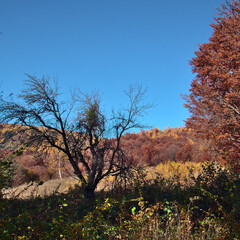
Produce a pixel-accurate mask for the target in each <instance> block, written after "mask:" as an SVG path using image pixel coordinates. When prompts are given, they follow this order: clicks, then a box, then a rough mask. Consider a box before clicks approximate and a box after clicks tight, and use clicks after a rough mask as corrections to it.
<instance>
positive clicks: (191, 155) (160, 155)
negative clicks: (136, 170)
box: [123, 127, 210, 166]
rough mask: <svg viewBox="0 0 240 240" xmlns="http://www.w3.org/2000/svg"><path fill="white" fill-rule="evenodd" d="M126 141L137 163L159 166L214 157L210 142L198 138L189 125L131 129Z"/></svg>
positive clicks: (127, 148) (128, 150)
mask: <svg viewBox="0 0 240 240" xmlns="http://www.w3.org/2000/svg"><path fill="white" fill-rule="evenodd" d="M123 144H124V149H125V150H126V151H127V152H128V156H129V157H130V158H132V159H133V162H134V164H135V165H144V164H146V165H150V166H156V165H157V164H159V163H165V162H167V161H176V162H186V161H195V162H202V161H206V160H209V158H210V154H209V153H208V152H207V149H208V142H207V141H204V140H202V139H198V138H197V137H196V136H195V132H194V131H192V130H191V129H188V128H186V127H180V128H169V127H168V128H166V129H165V130H163V131H161V130H159V129H158V128H154V129H151V130H148V131H142V132H140V133H138V134H134V133H132V134H129V133H128V134H125V136H124V138H123Z"/></svg>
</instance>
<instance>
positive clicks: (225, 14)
mask: <svg viewBox="0 0 240 240" xmlns="http://www.w3.org/2000/svg"><path fill="white" fill-rule="evenodd" d="M211 26H212V27H213V34H212V36H211V37H210V38H209V42H208V43H204V44H202V45H200V47H199V50H198V51H196V52H195V54H196V56H195V57H194V58H193V59H192V60H191V61H190V65H191V66H192V71H193V73H194V74H196V76H195V78H194V80H193V81H192V84H191V89H190V94H189V95H188V96H187V95H186V96H185V99H186V107H187V108H188V109H189V111H190V113H191V116H190V118H189V119H188V120H187V121H186V123H187V126H189V127H191V128H193V129H196V130H197V131H198V133H199V134H201V136H203V137H204V138H208V139H209V140H210V141H211V142H212V143H213V144H212V146H216V147H217V149H218V152H221V153H224V152H225V153H227V154H226V155H228V157H229V159H230V160H232V161H234V159H235V160H236V159H237V158H238V157H239V156H240V1H239V0H236V1H233V2H231V3H226V4H223V5H222V9H221V10H219V16H218V17H217V18H215V23H213V24H211Z"/></svg>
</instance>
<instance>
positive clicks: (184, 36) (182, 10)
mask: <svg viewBox="0 0 240 240" xmlns="http://www.w3.org/2000/svg"><path fill="white" fill-rule="evenodd" d="M224 2H225V1H223V0H182V1H179V0H171V1H162V0H0V32H2V34H1V35H0V85H1V88H2V90H3V91H4V92H5V93H6V94H7V93H10V92H14V93H18V92H19V91H20V90H21V89H22V84H23V80H24V79H26V76H25V75H24V73H29V74H32V75H36V76H39V77H41V76H42V75H48V76H50V77H53V78H54V77H55V78H56V77H57V78H58V81H59V85H60V87H61V89H62V92H66V94H67V93H69V91H70V90H71V89H73V88H80V90H82V91H83V92H90V90H99V91H100V93H101V94H102V100H103V105H104V107H105V109H107V110H108V109H110V108H112V107H118V106H119V105H120V104H124V103H125V99H126V98H125V96H124V93H123V91H124V90H125V89H127V88H128V86H129V84H131V83H141V84H143V86H145V87H147V88H148V92H147V96H146V97H147V98H146V100H147V101H148V102H151V103H154V104H155V106H154V107H153V108H152V109H151V110H150V111H149V114H148V115H147V116H146V117H145V122H146V123H147V124H148V125H150V126H152V127H158V128H160V129H164V128H166V127H167V126H170V127H179V126H184V120H185V119H186V118H187V117H188V116H189V114H188V111H187V109H185V108H184V107H183V103H184V102H183V100H182V99H181V96H180V94H184V93H187V92H188V89H189V88H190V83H191V80H192V79H193V75H192V73H191V67H190V66H189V64H188V62H189V60H190V59H191V58H192V57H193V56H194V51H195V50H198V46H197V44H198V43H199V44H202V43H204V42H207V41H208V38H209V37H210V35H211V33H212V29H211V27H210V26H209V24H210V23H212V22H213V21H214V17H216V14H217V10H216V8H219V7H221V4H222V3H224Z"/></svg>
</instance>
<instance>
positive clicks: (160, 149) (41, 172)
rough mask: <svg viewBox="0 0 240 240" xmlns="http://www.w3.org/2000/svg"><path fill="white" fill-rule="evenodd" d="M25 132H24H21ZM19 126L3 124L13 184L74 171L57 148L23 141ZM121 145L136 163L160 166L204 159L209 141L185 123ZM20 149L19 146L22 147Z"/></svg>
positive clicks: (1, 148)
mask: <svg viewBox="0 0 240 240" xmlns="http://www.w3.org/2000/svg"><path fill="white" fill-rule="evenodd" d="M21 134H22V133H21ZM21 134H20V133H19V126H13V125H10V124H8V125H1V126H0V154H1V155H2V157H4V156H5V157H6V156H9V155H10V154H11V153H13V152H15V153H16V151H17V153H16V154H14V155H13V159H14V162H15V164H16V172H15V176H14V180H13V186H18V185H21V184H23V183H28V182H31V181H47V180H50V179H57V178H61V177H68V176H72V175H73V171H72V167H71V165H70V164H69V163H68V161H67V160H66V159H64V156H63V155H62V154H60V153H59V152H58V151H56V149H50V150H48V151H43V149H33V148H31V147H26V146H24V145H23V141H22V140H21V139H22V138H23V139H24V136H22V135H21ZM122 147H123V149H124V151H125V152H126V153H127V156H128V157H129V158H131V159H132V161H133V164H134V166H143V165H148V166H157V165H158V164H160V163H166V162H169V161H170V162H172V161H174V162H202V161H206V160H207V159H208V158H209V155H208V153H207V151H206V149H207V142H204V141H203V140H200V139H198V138H196V137H195V134H194V132H193V131H192V130H191V129H187V128H185V127H180V128H173V129H171V128H166V129H165V130H163V131H161V130H159V129H158V128H154V129H151V130H147V131H142V132H140V133H138V134H136V133H131V134H130V133H127V134H125V135H124V136H123V139H122ZM19 149H20V150H19Z"/></svg>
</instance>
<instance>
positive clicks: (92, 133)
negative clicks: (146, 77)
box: [0, 75, 150, 199]
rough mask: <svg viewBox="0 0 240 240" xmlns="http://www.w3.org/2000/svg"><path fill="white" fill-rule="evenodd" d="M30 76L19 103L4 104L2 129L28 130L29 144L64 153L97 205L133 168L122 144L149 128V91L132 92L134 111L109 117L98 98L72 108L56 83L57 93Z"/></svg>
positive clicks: (79, 100) (77, 97) (82, 99)
mask: <svg viewBox="0 0 240 240" xmlns="http://www.w3.org/2000/svg"><path fill="white" fill-rule="evenodd" d="M27 76H28V80H26V81H25V89H24V90H23V91H22V92H21V94H20V95H18V102H16V101H8V100H5V99H3V98H1V102H0V123H13V124H18V125H20V126H21V127H22V126H25V128H24V141H25V143H27V144H29V145H32V146H35V147H39V146H45V147H50V148H56V149H58V150H59V151H60V152H62V153H63V154H64V155H65V156H66V158H67V159H68V161H69V162H70V164H71V166H72V167H73V169H74V173H75V174H76V176H77V177H78V178H79V179H80V180H81V182H82V184H83V186H85V188H84V196H85V198H87V199H94V191H95V189H96V187H97V185H98V184H99V182H100V181H101V180H102V179H103V178H105V177H106V176H109V175H119V174H123V173H124V172H126V171H127V170H128V169H129V167H130V161H129V160H128V159H127V156H126V155H125V154H124V151H123V149H122V146H121V139H122V136H123V134H124V133H126V132H127V131H129V130H130V129H134V128H142V127H143V125H142V124H141V121H140V120H141V119H142V117H143V116H144V114H145V112H146V110H147V109H149V107H150V105H149V104H144V103H143V97H144V94H145V91H144V90H143V89H142V87H130V88H129V90H128V91H127V92H126V95H127V97H128V99H129V105H128V107H127V108H123V109H121V110H118V111H112V113H111V115H110V116H107V115H106V114H104V113H103V111H102V109H101V104H100V103H101V101H100V98H99V95H98V94H92V95H90V96H89V95H84V94H82V93H81V92H79V93H75V94H73V96H72V101H71V102H70V103H69V104H68V105H67V104H64V103H61V102H59V95H60V92H59V88H58V85H57V83H56V82H55V84H54V86H53V87H52V86H51V84H50V82H49V79H48V78H46V77H42V78H41V79H39V78H37V77H35V76H31V75H27Z"/></svg>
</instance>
